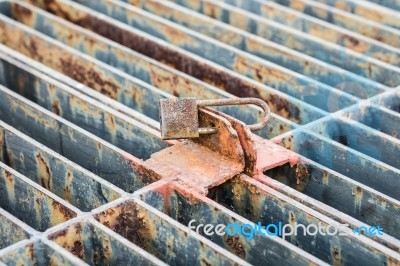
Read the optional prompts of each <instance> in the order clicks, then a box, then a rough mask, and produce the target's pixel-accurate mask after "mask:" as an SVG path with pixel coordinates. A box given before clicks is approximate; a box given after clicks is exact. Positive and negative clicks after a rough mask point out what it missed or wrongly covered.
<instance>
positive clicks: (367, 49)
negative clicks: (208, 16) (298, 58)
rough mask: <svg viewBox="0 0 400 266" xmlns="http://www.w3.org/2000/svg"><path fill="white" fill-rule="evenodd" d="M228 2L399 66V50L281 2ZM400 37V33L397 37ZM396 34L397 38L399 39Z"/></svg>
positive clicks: (240, 0) (253, 0)
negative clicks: (317, 18) (283, 4)
mask: <svg viewBox="0 0 400 266" xmlns="http://www.w3.org/2000/svg"><path fill="white" fill-rule="evenodd" d="M225 2H227V3H230V4H234V5H235V6H239V7H241V8H243V9H245V10H248V11H251V12H252V13H254V14H257V15H260V16H261V17H264V18H267V19H270V20H273V21H276V22H278V23H281V24H284V25H287V26H290V27H291V28H293V29H296V30H299V31H303V32H305V33H308V34H310V35H312V36H315V37H317V38H321V39H323V40H325V41H328V42H331V43H334V44H338V45H341V46H343V47H345V48H346V49H349V50H352V51H355V52H358V53H361V54H364V55H367V56H370V57H373V58H376V59H378V60H381V61H384V62H387V63H391V64H394V65H399V63H400V62H399V59H398V57H399V52H400V50H399V49H396V48H394V47H390V46H387V45H385V44H383V43H381V42H378V41H375V40H372V39H369V38H365V37H364V36H362V35H359V34H357V33H355V32H351V31H348V30H345V29H343V28H340V27H336V26H333V25H331V24H329V23H325V22H324V21H318V20H314V19H312V18H310V17H308V16H307V15H304V14H301V13H297V12H293V11H292V10H290V9H287V8H285V7H282V6H280V5H277V4H274V3H269V2H267V1H263V0H251V1H243V0H226V1H225ZM396 37H397V38H398V37H400V36H396ZM396 37H395V38H396Z"/></svg>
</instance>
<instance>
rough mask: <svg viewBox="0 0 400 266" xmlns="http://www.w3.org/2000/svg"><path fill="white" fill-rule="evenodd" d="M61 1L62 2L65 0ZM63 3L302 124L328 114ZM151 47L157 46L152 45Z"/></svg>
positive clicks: (157, 55)
mask: <svg viewBox="0 0 400 266" xmlns="http://www.w3.org/2000/svg"><path fill="white" fill-rule="evenodd" d="M57 3H58V4H60V3H61V2H57ZM62 3H63V4H65V5H67V6H68V8H66V9H65V10H66V11H68V12H71V15H70V16H67V18H73V17H74V16H79V15H78V14H80V15H81V16H85V17H86V18H87V19H86V20H82V21H72V22H74V23H77V24H78V25H80V26H83V27H86V28H88V29H89V30H92V31H93V24H94V23H95V24H96V25H97V24H98V25H103V26H102V27H100V29H104V30H103V32H102V31H97V33H98V34H101V35H103V36H105V37H107V38H109V39H111V40H113V41H115V42H118V43H120V44H123V45H124V46H127V47H129V48H131V49H133V50H136V51H138V52H140V53H142V54H144V55H147V56H149V57H152V58H154V59H156V60H159V61H162V62H165V63H167V64H168V65H172V66H174V67H175V68H176V69H178V70H180V71H183V72H185V73H187V74H190V75H192V76H194V77H196V78H198V79H201V80H203V81H206V82H208V83H210V84H212V85H214V86H216V87H218V88H221V89H223V90H225V91H227V92H230V93H232V94H234V95H236V96H240V97H241V96H255V97H261V98H263V99H264V100H266V101H267V102H268V103H269V104H270V106H271V109H272V111H274V112H275V113H277V114H279V115H281V116H283V117H285V118H289V117H290V119H291V120H292V121H294V122H297V123H301V124H303V123H307V122H309V121H312V120H315V119H317V118H320V117H321V116H322V115H323V114H324V112H322V111H320V110H319V109H317V108H315V107H312V106H310V105H308V104H306V103H304V102H301V101H299V100H297V99H294V98H292V97H290V96H287V95H285V94H282V93H279V92H278V91H276V90H273V89H272V88H269V87H267V86H265V85H262V84H260V83H257V82H254V81H253V80H251V79H248V78H246V77H244V76H241V75H238V74H237V73H235V72H232V71H229V70H227V69H224V68H222V67H220V66H217V65H216V64H214V63H212V62H210V61H206V60H204V59H202V58H200V57H198V56H195V55H192V54H190V55H189V54H188V53H187V52H185V51H182V50H180V49H177V48H176V47H173V46H171V45H169V44H167V43H166V42H163V41H161V40H159V39H155V38H154V37H152V36H150V35H148V34H146V33H144V32H142V31H137V30H134V29H133V28H132V27H129V26H127V25H126V24H123V23H120V22H118V21H116V20H114V19H109V18H108V17H106V16H104V15H101V14H99V13H97V12H94V11H92V10H90V9H87V8H85V7H83V6H81V5H78V4H72V3H70V2H62ZM72 14H75V15H72ZM97 28H98V27H96V29H97ZM114 33H117V34H114ZM123 36H129V37H123ZM122 37H123V38H122ZM151 47H153V48H154V49H153V48H152V49H149V48H151ZM14 48H15V47H14ZM16 49H17V48H16ZM257 91H262V92H263V95H259V93H258V92H257Z"/></svg>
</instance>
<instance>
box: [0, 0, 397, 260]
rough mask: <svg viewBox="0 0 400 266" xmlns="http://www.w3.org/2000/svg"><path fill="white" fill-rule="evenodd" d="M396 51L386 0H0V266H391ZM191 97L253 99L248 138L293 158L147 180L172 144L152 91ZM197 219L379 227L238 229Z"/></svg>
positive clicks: (393, 10)
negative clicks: (257, 168) (187, 178)
mask: <svg viewBox="0 0 400 266" xmlns="http://www.w3.org/2000/svg"><path fill="white" fill-rule="evenodd" d="M399 48H400V2H399V1H398V0H388V1H386V0H385V1H384V0H369V1H361V0H357V1H356V0H273V1H266V0H217V1H215V0H213V1H211V0H170V1H165V0H131V1H129V0H126V1H119V0H101V1H94V0H75V1H67V0H29V1H28V0H27V1H17V0H1V1H0V264H2V263H4V264H6V265H49V264H51V265H83V264H90V265H123V264H125V265H135V264H138V265H147V264H149V265H154V264H158V265H163V264H171V265H234V264H236V265H247V264H254V265H263V264H266V265H324V264H334V265H387V266H393V265H400V49H399ZM189 96H191V97H197V98H198V99H217V98H232V97H235V96H238V97H257V98H261V99H263V100H265V101H266V102H267V103H268V104H269V106H270V107H271V110H272V112H273V114H272V116H271V119H270V122H269V124H268V126H267V127H266V128H265V129H263V130H261V131H258V132H256V134H258V135H259V136H261V137H262V138H265V139H272V140H273V141H274V142H275V143H277V144H279V145H281V146H283V147H285V148H287V149H289V150H291V151H294V152H295V153H297V154H299V156H300V158H301V163H299V164H297V166H296V168H294V167H293V165H291V164H289V163H287V164H283V165H280V166H278V167H274V168H271V169H268V170H267V171H265V172H264V175H263V177H259V178H253V177H251V176H249V175H247V174H245V173H241V174H239V175H236V176H234V177H233V178H230V179H229V180H225V182H223V183H222V184H218V185H215V186H211V187H207V189H206V192H205V193H202V191H198V190H196V189H193V188H191V187H190V184H189V185H188V184H185V182H183V183H182V182H178V181H177V180H175V179H174V177H173V176H171V179H168V178H167V179H164V178H163V179H160V178H157V177H155V176H154V175H151V174H149V172H148V165H149V163H148V161H149V158H151V157H152V155H154V154H156V153H158V152H160V151H163V150H164V149H166V148H168V147H174V145H178V144H179V143H180V142H178V141H162V140H161V138H160V132H159V122H158V121H159V119H160V118H159V110H158V102H159V100H160V99H163V98H168V97H189ZM217 109H218V110H221V111H223V112H225V113H226V114H228V115H231V116H232V117H235V118H237V119H240V120H242V121H244V122H245V123H247V124H251V123H254V122H255V121H257V119H259V117H260V113H259V112H258V111H259V110H258V109H256V108H254V107H249V108H247V107H243V106H235V107H219V108H217ZM200 157H201V155H200ZM232 160H233V159H232ZM232 165H233V163H232ZM205 167H207V166H205ZM162 170H164V168H163V169H162ZM184 170H185V169H182V171H184ZM299 173H300V174H299ZM165 174H166V175H168V172H167V173H165ZM200 181H201V180H200ZM200 181H199V182H200ZM203 192H204V191H203ZM192 219H196V220H197V221H200V222H202V223H210V224H218V223H224V224H229V223H232V222H238V223H239V224H247V223H250V224H252V223H257V222H259V221H262V222H266V223H276V222H278V221H283V222H285V223H290V224H293V223H295V222H298V223H302V224H304V225H308V224H317V223H321V224H323V225H328V224H333V225H339V224H344V223H346V224H349V228H348V230H349V232H350V231H351V228H358V227H361V226H364V225H378V224H379V225H380V226H382V227H383V228H384V232H385V233H384V235H382V236H381V235H377V236H366V235H356V234H352V233H349V234H348V235H346V236H338V235H333V236H324V237H323V236H321V235H316V236H315V237H311V236H307V237H306V236H303V235H297V236H294V235H293V236H291V237H290V238H287V239H285V240H283V239H281V238H273V237H272V238H271V237H255V238H253V239H252V240H251V241H247V240H246V239H245V236H240V237H238V236H236V237H230V236H219V235H213V236H207V235H205V234H203V235H201V234H196V233H194V232H193V233H188V228H187V225H188V223H189V221H190V220H192Z"/></svg>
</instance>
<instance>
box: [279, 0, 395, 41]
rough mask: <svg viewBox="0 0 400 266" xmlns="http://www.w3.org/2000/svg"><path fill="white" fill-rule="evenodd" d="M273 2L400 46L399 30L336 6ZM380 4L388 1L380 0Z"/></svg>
mask: <svg viewBox="0 0 400 266" xmlns="http://www.w3.org/2000/svg"><path fill="white" fill-rule="evenodd" d="M274 1H275V2H277V3H279V4H281V5H285V6H287V7H290V8H292V9H294V10H297V11H300V12H302V13H304V14H307V15H310V16H313V17H316V18H319V19H322V20H325V21H327V22H329V23H332V24H334V25H337V26H339V27H343V28H346V29H348V30H351V31H355V32H358V33H360V34H362V35H364V36H367V37H370V38H372V39H375V40H377V41H380V42H383V43H385V44H388V45H391V46H393V47H396V48H399V47H400V40H399V36H400V31H399V30H398V29H395V28H391V27H388V26H385V25H383V24H380V23H377V22H374V21H371V20H368V19H366V18H364V17H361V16H358V15H353V14H352V13H349V12H345V11H342V10H341V9H338V8H336V7H332V6H328V5H325V4H322V3H318V2H315V1H311V0H274ZM381 2H382V4H383V3H386V2H389V1H386V0H385V1H381Z"/></svg>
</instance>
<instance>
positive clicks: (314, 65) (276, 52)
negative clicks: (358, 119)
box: [136, 0, 384, 98]
mask: <svg viewBox="0 0 400 266" xmlns="http://www.w3.org/2000/svg"><path fill="white" fill-rule="evenodd" d="M136 4H137V5H138V4H139V3H136ZM140 6H141V7H142V8H143V9H144V10H146V11H149V12H152V13H153V14H156V15H158V16H162V17H163V18H166V19H169V20H171V21H173V22H176V23H179V24H180V25H183V26H185V27H189V28H190V29H193V30H196V31H197V32H200V33H203V34H205V35H207V36H209V37H212V38H214V39H217V40H219V41H221V42H224V43H226V44H229V45H231V46H233V47H236V48H238V49H241V50H243V51H246V52H248V53H251V54H253V55H256V56H258V57H261V58H264V59H266V60H268V61H271V62H274V63H276V64H279V65H281V66H284V67H286V68H289V69H291V70H293V71H296V72H299V73H301V74H303V75H305V76H307V77H310V78H313V79H315V80H317V81H320V82H323V83H325V84H328V85H330V86H332V87H335V88H337V89H340V90H343V91H345V92H348V93H350V94H352V95H355V96H357V97H360V98H365V97H370V96H372V95H375V94H376V93H378V92H379V91H382V90H384V88H383V87H382V86H381V85H379V84H377V83H373V82H371V81H370V80H367V79H365V78H362V77H360V76H357V75H354V74H353V73H350V72H348V71H345V70H343V69H340V68H338V67H334V66H332V65H329V64H326V63H324V62H322V61H319V60H315V59H314V58H312V57H309V56H306V55H304V54H301V53H298V52H296V51H295V50H291V49H288V48H286V47H283V46H279V45H276V44H275V43H273V42H270V41H269V40H266V39H261V38H257V37H256V36H255V35H252V34H249V33H248V32H246V31H243V30H240V29H238V28H235V27H232V26H229V25H227V24H224V23H221V22H220V21H217V20H212V19H210V18H209V17H207V16H203V15H199V14H196V13H195V14H193V15H192V16H190V17H189V16H187V15H186V14H187V13H188V12H190V11H189V10H188V9H185V8H183V7H180V6H178V5H175V4H173V3H169V2H166V1H158V0H151V1H141V2H140ZM260 74H262V73H261V72H260ZM344 84H346V86H343V85H344ZM361 84H365V86H363V85H361ZM310 93H311V92H310Z"/></svg>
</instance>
